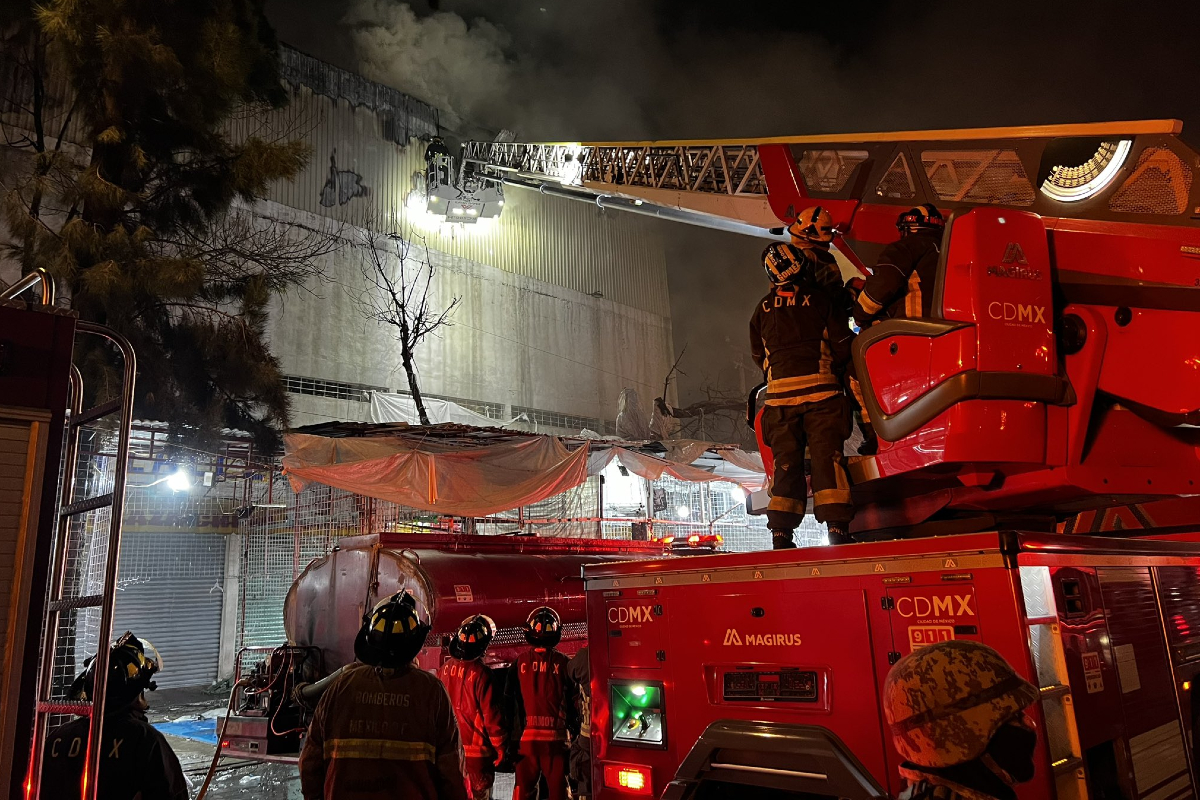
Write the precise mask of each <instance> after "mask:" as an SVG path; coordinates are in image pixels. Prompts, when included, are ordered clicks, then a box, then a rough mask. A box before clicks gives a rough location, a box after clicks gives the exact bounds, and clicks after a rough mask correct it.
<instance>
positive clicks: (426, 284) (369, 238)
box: [358, 232, 462, 425]
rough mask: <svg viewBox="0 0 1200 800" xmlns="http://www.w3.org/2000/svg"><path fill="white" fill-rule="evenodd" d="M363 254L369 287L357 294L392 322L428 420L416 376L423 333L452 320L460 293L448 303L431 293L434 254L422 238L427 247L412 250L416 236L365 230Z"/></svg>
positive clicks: (371, 311)
mask: <svg viewBox="0 0 1200 800" xmlns="http://www.w3.org/2000/svg"><path fill="white" fill-rule="evenodd" d="M361 238H362V241H361V245H362V250H363V254H362V257H361V259H360V261H359V269H360V271H361V272H362V276H363V279H364V280H365V281H366V285H367V289H366V291H365V292H363V294H362V295H361V296H360V297H359V298H358V303H359V307H360V309H361V311H362V313H363V315H364V316H366V317H367V318H368V319H373V320H375V321H376V322H381V323H384V324H386V325H390V326H392V328H393V329H394V331H393V337H394V338H395V339H396V341H397V342H398V343H399V345H400V361H401V364H402V365H403V366H404V373H405V375H406V376H407V378H408V389H409V392H410V393H411V394H412V397H413V402H414V403H415V404H416V407H417V416H418V417H419V418H420V420H421V424H422V425H428V424H429V414H428V412H427V411H426V409H425V402H424V399H423V398H422V396H421V387H420V385H419V382H418V380H417V378H418V376H417V365H416V358H415V354H416V351H417V348H418V347H419V346H420V344H421V342H422V341H424V339H425V338H426V337H427V336H429V335H431V334H434V333H436V332H437V331H438V329H439V328H443V327H447V326H449V325H451V324H452V323H451V321H450V320H451V316H452V315H453V313H454V310H455V309H456V308H457V307H458V304H459V302H460V301H461V300H462V298H461V297H452V298H450V300H449V302H447V303H446V304H445V307H443V308H438V306H437V304H436V303H435V298H434V297H433V296H432V294H431V286H432V284H433V272H434V268H433V260H432V259H431V258H430V254H429V248H428V247H427V246H426V245H425V243H424V241H423V240H421V242H420V245H421V248H422V251H423V252H417V253H414V252H413V246H414V239H415V238H418V237H415V236H413V235H412V234H411V233H410V235H409V237H408V238H404V237H402V236H399V235H396V234H391V235H389V236H386V237H380V236H376V235H374V234H372V233H370V232H364V233H363V234H362V237H361Z"/></svg>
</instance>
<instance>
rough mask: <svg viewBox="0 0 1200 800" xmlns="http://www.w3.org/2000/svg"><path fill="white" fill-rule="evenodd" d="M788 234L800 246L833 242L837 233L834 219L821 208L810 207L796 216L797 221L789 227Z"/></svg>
mask: <svg viewBox="0 0 1200 800" xmlns="http://www.w3.org/2000/svg"><path fill="white" fill-rule="evenodd" d="M788 233H790V234H791V235H792V241H793V242H795V243H796V244H799V245H804V244H809V243H813V242H816V243H820V244H825V243H828V242H832V241H833V234H834V233H835V231H834V227H833V217H831V216H830V215H829V212H828V211H826V210H825V209H824V208H822V207H821V206H810V207H808V208H806V209H804V210H803V211H801V212H800V213H799V214H797V215H796V220H795V221H794V222H793V223H792V224H791V225H788Z"/></svg>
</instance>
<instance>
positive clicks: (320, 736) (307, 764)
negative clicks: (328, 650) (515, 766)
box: [300, 591, 467, 800]
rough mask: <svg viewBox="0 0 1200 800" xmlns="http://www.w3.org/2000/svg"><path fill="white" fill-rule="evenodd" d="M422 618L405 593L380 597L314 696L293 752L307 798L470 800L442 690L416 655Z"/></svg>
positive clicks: (424, 630) (425, 628)
mask: <svg viewBox="0 0 1200 800" xmlns="http://www.w3.org/2000/svg"><path fill="white" fill-rule="evenodd" d="M428 635H429V622H428V620H427V618H425V616H424V615H423V614H422V613H421V612H420V611H419V610H418V606H417V602H416V600H415V598H413V596H412V595H411V594H409V593H408V592H407V591H404V592H397V593H396V594H394V595H392V596H391V597H388V598H386V599H384V600H383V601H381V602H380V603H379V604H378V605H376V606H375V608H373V609H372V610H371V613H370V614H368V615H367V616H366V617H365V618H364V620H363V626H362V628H361V629H360V630H359V632H358V636H357V637H356V638H355V640H354V655H355V657H356V658H357V661H356V662H355V663H354V664H352V665H350V666H349V667H347V668H346V669H344V670H343V671H342V673H341V674H340V675H339V676H338V677H337V678H336V679H335V680H334V682H333V685H332V686H330V687H329V688H328V689H327V690H326V691H325V694H323V695H322V696H321V700H320V702H318V703H317V708H316V711H315V712H314V713H313V719H312V723H311V725H310V726H309V730H308V738H307V739H306V740H305V742H304V749H303V751H301V753H300V788H301V791H302V792H303V794H304V800H356V798H364V800H366V799H367V798H376V797H380V796H381V792H383V791H384V787H386V791H387V792H391V793H392V794H393V796H395V797H405V798H417V799H419V800H467V790H466V784H465V781H464V779H463V773H462V760H463V754H462V745H461V744H460V743H459V738H458V725H457V724H456V722H455V719H454V709H453V707H452V706H451V705H450V697H449V696H448V695H447V694H446V688H445V687H444V686H443V685H442V682H441V681H439V680H438V679H437V677H436V676H435V675H433V674H431V673H429V672H426V671H425V670H423V669H419V668H417V666H416V665H415V664H414V663H413V659H415V658H416V656H417V653H419V652H420V651H421V648H422V647H423V646H424V645H425V637H426V636H428Z"/></svg>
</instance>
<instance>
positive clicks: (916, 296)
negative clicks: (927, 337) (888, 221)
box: [851, 203, 946, 455]
mask: <svg viewBox="0 0 1200 800" xmlns="http://www.w3.org/2000/svg"><path fill="white" fill-rule="evenodd" d="M896 229H897V230H898V231H900V238H899V239H898V240H897V241H895V242H892V243H891V244H890V245H888V246H887V247H885V248H884V249H883V252H882V253H880V254H879V258H877V259H876V260H875V269H874V271H873V272H872V273H871V276H870V277H869V278H867V280H866V282H865V283H864V284H863V287H862V290H861V291H859V292H858V298H857V299H856V300H855V303H854V324H855V325H856V326H857V327H858V328H859V329H865V328H867V326H869V325H872V324H874V323H875V322H876V321H877V320H879V319H880V318H882V317H887V318H889V319H891V318H897V317H903V318H910V319H911V318H914V317H928V316H929V314H930V310H931V308H932V305H933V284H934V281H935V280H936V278H937V266H938V259H939V258H940V257H941V250H942V234H943V233H944V232H945V230H946V218H945V217H943V216H942V212H941V211H939V210H938V208H937V206H935V205H933V204H932V203H924V204H922V205H919V206H915V207H913V208H910V209H909V210H908V211H905V212H904V213H903V214H901V215H900V216H898V217H897V218H896ZM851 389H852V393H853V394H854V398H855V401H856V402H857V403H858V405H859V408H860V409H862V411H861V418H860V425H861V427H862V429H863V439H864V443H863V446H862V447H861V448H859V452H860V453H862V454H864V455H867V454H870V453H874V452H875V450H876V449H877V447H878V443H877V440H876V438H875V432H874V430H873V429H872V428H871V421H870V418H869V416H868V415H867V412H866V406H865V405H864V404H863V396H862V388H861V387H860V386H859V383H858V379H857V377H853V376H852V378H851Z"/></svg>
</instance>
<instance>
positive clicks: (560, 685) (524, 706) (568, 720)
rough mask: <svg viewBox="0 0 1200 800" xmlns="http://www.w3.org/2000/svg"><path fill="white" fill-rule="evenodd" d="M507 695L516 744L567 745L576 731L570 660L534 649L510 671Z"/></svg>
mask: <svg viewBox="0 0 1200 800" xmlns="http://www.w3.org/2000/svg"><path fill="white" fill-rule="evenodd" d="M504 693H505V696H506V699H507V702H508V704H509V708H510V709H511V711H510V713H511V717H512V722H513V727H512V730H511V733H510V735H511V736H512V738H513V739H514V740H515V741H514V744H515V742H566V741H567V731H568V730H571V729H574V728H575V686H574V682H573V681H572V680H571V678H570V676H569V675H568V674H567V657H566V656H565V655H563V654H562V653H560V652H558V651H557V650H554V649H545V648H540V647H536V648H535V647H531V648H530V649H528V650H526V651H525V652H524V653H521V655H519V656H517V658H516V659H515V660H514V661H513V663H512V666H511V667H510V668H509V673H508V684H507V686H506V687H505V692H504Z"/></svg>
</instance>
